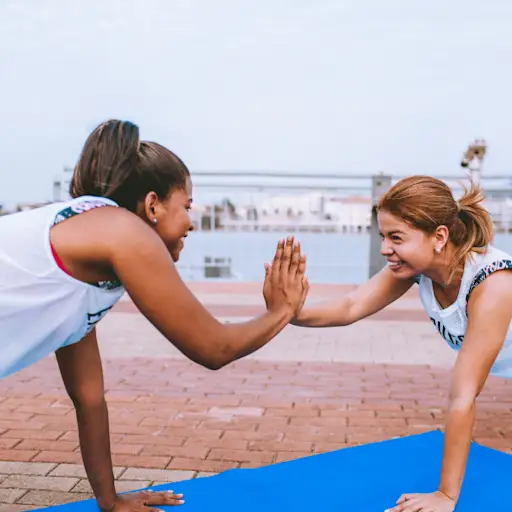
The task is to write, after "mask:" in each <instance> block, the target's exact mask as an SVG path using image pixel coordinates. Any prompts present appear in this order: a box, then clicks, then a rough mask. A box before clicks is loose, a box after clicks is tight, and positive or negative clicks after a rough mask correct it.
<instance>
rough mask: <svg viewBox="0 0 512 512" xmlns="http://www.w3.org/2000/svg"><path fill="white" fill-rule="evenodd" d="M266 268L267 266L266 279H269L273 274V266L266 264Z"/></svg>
mask: <svg viewBox="0 0 512 512" xmlns="http://www.w3.org/2000/svg"><path fill="white" fill-rule="evenodd" d="M264 266H265V279H269V278H270V274H271V273H272V264H270V263H265V265H264Z"/></svg>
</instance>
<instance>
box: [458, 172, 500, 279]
mask: <svg viewBox="0 0 512 512" xmlns="http://www.w3.org/2000/svg"><path fill="white" fill-rule="evenodd" d="M484 199H485V197H484V195H483V192H482V189H481V188H480V186H478V185H476V184H475V183H473V182H471V184H470V187H469V189H468V188H466V187H464V194H463V195H462V197H461V198H460V199H459V200H458V201H457V204H458V213H457V219H456V220H455V222H454V225H453V228H452V229H451V230H450V231H451V232H450V239H451V240H452V242H453V244H454V245H455V254H454V257H453V262H452V264H451V265H450V268H449V270H450V273H449V280H451V279H452V277H453V274H454V273H455V271H456V270H457V268H459V267H460V265H463V264H464V262H465V261H466V258H468V257H471V253H472V252H476V253H480V254H481V253H484V252H485V251H486V250H487V246H488V245H489V244H490V243H491V242H492V238H493V223H492V220H491V216H490V215H489V213H488V212H487V210H486V209H485V208H484V207H483V206H482V205H481V204H480V203H481V202H482V201H484Z"/></svg>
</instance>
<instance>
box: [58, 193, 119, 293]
mask: <svg viewBox="0 0 512 512" xmlns="http://www.w3.org/2000/svg"><path fill="white" fill-rule="evenodd" d="M103 206H111V207H118V206H119V205H118V204H117V203H115V202H114V201H112V200H108V199H104V198H96V197H94V198H93V197H84V198H83V199H82V200H75V201H73V202H71V204H70V203H68V205H67V206H64V207H63V208H62V209H61V210H59V211H58V212H57V213H56V214H55V217H54V218H53V221H52V223H51V224H50V229H51V228H52V227H53V226H55V225H57V224H59V223H61V222H63V221H65V220H66V219H70V218H71V217H74V216H75V215H79V214H80V213H84V212H88V211H90V210H94V209H95V208H101V207H103ZM48 243H49V244H50V248H51V251H52V257H53V258H54V261H55V264H56V265H57V266H58V267H59V268H60V269H61V271H62V272H64V273H65V274H67V275H68V276H70V277H71V278H72V279H74V278H73V277H72V276H71V274H69V272H68V271H67V270H66V269H65V268H63V267H62V266H61V265H62V262H61V260H60V258H59V257H58V255H57V253H55V252H54V250H53V247H52V245H51V242H50V240H49V239H48ZM85 284H90V283H85ZM90 286H94V287H96V288H100V289H102V290H116V289H118V288H120V287H122V286H123V285H122V283H121V282H120V281H100V282H98V283H96V284H90Z"/></svg>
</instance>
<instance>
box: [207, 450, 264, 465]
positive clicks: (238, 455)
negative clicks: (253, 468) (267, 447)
mask: <svg viewBox="0 0 512 512" xmlns="http://www.w3.org/2000/svg"><path fill="white" fill-rule="evenodd" d="M207 459H208V460H228V461H233V462H261V463H265V464H269V463H271V462H272V460H273V459H274V453H273V452H269V451H247V450H227V449H225V448H214V449H212V450H210V453H208V457H207Z"/></svg>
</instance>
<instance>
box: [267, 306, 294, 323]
mask: <svg viewBox="0 0 512 512" xmlns="http://www.w3.org/2000/svg"><path fill="white" fill-rule="evenodd" d="M267 311H268V313H269V314H270V315H272V316H273V317H274V318H275V319H276V320H277V321H278V322H279V323H284V324H287V323H289V322H290V320H292V319H293V317H294V316H295V311H294V310H293V309H292V308H291V307H290V306H288V305H287V304H285V305H282V306H278V307H273V308H270V309H268V310H267Z"/></svg>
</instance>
